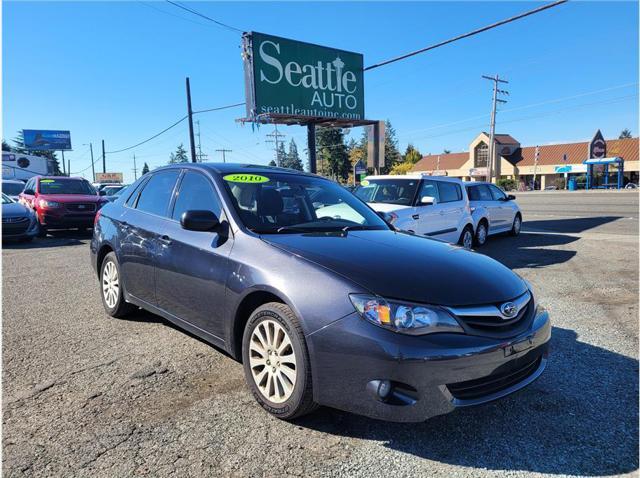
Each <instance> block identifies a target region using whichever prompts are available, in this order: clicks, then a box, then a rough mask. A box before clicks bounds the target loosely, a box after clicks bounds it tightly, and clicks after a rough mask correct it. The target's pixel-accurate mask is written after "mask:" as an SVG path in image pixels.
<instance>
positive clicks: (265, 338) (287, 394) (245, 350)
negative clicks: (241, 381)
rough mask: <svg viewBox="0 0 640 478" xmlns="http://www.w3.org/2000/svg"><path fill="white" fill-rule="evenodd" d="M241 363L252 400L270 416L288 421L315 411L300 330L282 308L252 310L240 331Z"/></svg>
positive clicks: (274, 304) (270, 305)
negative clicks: (241, 332) (242, 330)
mask: <svg viewBox="0 0 640 478" xmlns="http://www.w3.org/2000/svg"><path fill="white" fill-rule="evenodd" d="M242 361H243V367H244V373H245V378H246V380H247V383H248V385H249V388H250V389H251V392H252V393H253V396H254V398H255V399H256V401H257V402H258V403H259V404H260V405H261V406H262V408H264V409H265V410H267V411H268V412H269V413H271V414H272V415H275V416H276V417H278V418H282V419H285V420H291V419H294V418H297V417H300V416H302V415H305V414H307V413H310V412H312V411H313V410H315V409H316V408H317V405H316V404H315V403H314V401H313V391H312V388H311V367H310V363H309V353H308V351H307V345H306V343H305V340H304V335H303V334H302V328H301V326H300V322H299V321H298V318H297V317H296V316H295V314H294V313H293V311H292V310H291V309H290V308H289V307H288V306H286V305H285V304H280V303H277V302H270V303H268V304H264V305H262V306H260V307H259V308H258V309H256V310H255V312H254V313H253V314H252V316H251V318H249V321H248V322H247V325H246V327H245V330H244V335H243V338H242Z"/></svg>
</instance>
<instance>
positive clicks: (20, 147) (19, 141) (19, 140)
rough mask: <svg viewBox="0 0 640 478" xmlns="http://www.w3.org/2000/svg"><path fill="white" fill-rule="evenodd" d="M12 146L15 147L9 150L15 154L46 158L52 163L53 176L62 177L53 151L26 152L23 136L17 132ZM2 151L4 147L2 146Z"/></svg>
mask: <svg viewBox="0 0 640 478" xmlns="http://www.w3.org/2000/svg"><path fill="white" fill-rule="evenodd" d="M11 141H13V144H14V145H15V146H13V147H11V150H12V151H14V152H16V153H24V154H31V155H32V156H39V157H41V158H47V159H48V160H49V161H51V162H52V163H53V174H54V176H60V175H62V170H61V169H60V163H59V162H58V156H57V154H56V152H55V151H49V150H41V151H40V150H37V151H36V150H29V151H27V150H26V149H25V148H24V136H23V135H22V131H18V133H17V134H16V137H15V138H14V139H12V140H11ZM3 150H4V146H3Z"/></svg>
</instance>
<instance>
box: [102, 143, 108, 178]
mask: <svg viewBox="0 0 640 478" xmlns="http://www.w3.org/2000/svg"><path fill="white" fill-rule="evenodd" d="M102 172H103V173H106V172H107V158H106V156H105V152H104V139H103V140H102Z"/></svg>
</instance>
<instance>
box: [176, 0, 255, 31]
mask: <svg viewBox="0 0 640 478" xmlns="http://www.w3.org/2000/svg"><path fill="white" fill-rule="evenodd" d="M167 2H168V3H170V4H171V5H173V6H176V7H178V8H182V9H183V10H186V11H187V12H189V13H192V14H194V15H197V16H199V17H201V18H204V19H206V20H209V21H210V22H213V23H215V24H216V25H219V26H221V27H223V28H226V29H228V30H231V31H234V32H238V33H244V32H243V31H242V30H240V29H239V28H236V27H232V26H231V25H227V24H226V23H222V22H219V21H218V20H215V19H213V18H211V17H208V16H206V15H204V14H202V13H200V12H197V11H195V10H191V9H190V8H188V7H185V6H184V5H180V4H179V3H176V2H172V1H171V0H167Z"/></svg>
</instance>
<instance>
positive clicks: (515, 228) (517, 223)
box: [509, 214, 522, 236]
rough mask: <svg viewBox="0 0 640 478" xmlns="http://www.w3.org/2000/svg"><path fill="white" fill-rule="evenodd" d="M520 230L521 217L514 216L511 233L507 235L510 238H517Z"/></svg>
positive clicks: (518, 215)
mask: <svg viewBox="0 0 640 478" xmlns="http://www.w3.org/2000/svg"><path fill="white" fill-rule="evenodd" d="M521 228H522V217H520V214H516V217H514V218H513V226H511V231H509V234H511V235H512V236H517V235H519V234H520V229H521Z"/></svg>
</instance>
